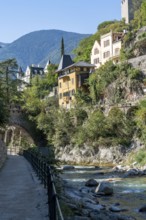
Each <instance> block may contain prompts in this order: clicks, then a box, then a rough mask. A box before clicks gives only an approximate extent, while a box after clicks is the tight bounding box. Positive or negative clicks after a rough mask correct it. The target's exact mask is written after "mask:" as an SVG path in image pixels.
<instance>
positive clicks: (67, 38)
mask: <svg viewBox="0 0 146 220" xmlns="http://www.w3.org/2000/svg"><path fill="white" fill-rule="evenodd" d="M88 36H90V34H79V33H73V32H66V31H61V30H40V31H34V32H31V33H29V34H26V35H24V36H22V37H20V38H19V39H17V40H15V41H14V42H12V43H10V44H8V45H7V46H5V47H2V48H1V49H0V60H5V59H9V58H16V60H17V62H18V65H20V66H21V67H22V68H23V70H25V68H26V67H27V65H31V64H40V65H42V66H45V64H46V63H47V61H48V60H49V59H50V60H51V62H52V63H56V64H57V63H59V60H60V53H61V52H60V50H61V49H60V48H61V39H62V37H63V39H64V44H65V53H66V54H70V55H71V54H72V50H73V49H75V48H76V47H77V46H78V44H79V42H80V41H81V40H82V39H84V38H86V37H88ZM72 55H73V54H72Z"/></svg>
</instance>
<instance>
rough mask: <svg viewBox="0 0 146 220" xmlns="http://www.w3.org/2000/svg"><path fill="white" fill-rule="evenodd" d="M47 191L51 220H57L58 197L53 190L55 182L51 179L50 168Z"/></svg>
mask: <svg viewBox="0 0 146 220" xmlns="http://www.w3.org/2000/svg"><path fill="white" fill-rule="evenodd" d="M47 183H48V184H47V191H48V208H49V214H50V219H51V220H56V195H55V194H54V190H53V181H52V178H51V173H50V167H49V166H48V169H47Z"/></svg>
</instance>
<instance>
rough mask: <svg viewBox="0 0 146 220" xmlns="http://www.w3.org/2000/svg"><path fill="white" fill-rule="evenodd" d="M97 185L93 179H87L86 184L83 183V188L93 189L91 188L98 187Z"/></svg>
mask: <svg viewBox="0 0 146 220" xmlns="http://www.w3.org/2000/svg"><path fill="white" fill-rule="evenodd" d="M98 185H99V183H98V182H97V181H96V180H94V179H89V180H88V181H87V182H86V183H85V186H88V187H93V186H98Z"/></svg>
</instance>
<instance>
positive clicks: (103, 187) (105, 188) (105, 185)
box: [95, 182, 114, 195]
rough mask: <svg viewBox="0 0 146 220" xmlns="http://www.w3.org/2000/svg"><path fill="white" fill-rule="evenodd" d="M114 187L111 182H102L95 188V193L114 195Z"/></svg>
mask: <svg viewBox="0 0 146 220" xmlns="http://www.w3.org/2000/svg"><path fill="white" fill-rule="evenodd" d="M113 192H114V191H113V188H112V186H111V184H110V183H109V182H101V183H100V184H99V185H98V186H97V188H96V189H95V193H97V194H103V195H113Z"/></svg>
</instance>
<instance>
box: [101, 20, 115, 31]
mask: <svg viewBox="0 0 146 220" xmlns="http://www.w3.org/2000/svg"><path fill="white" fill-rule="evenodd" d="M116 22H117V21H104V22H102V23H101V24H99V25H98V27H97V30H98V31H100V30H101V29H103V28H106V27H107V26H109V25H111V24H114V23H116Z"/></svg>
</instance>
